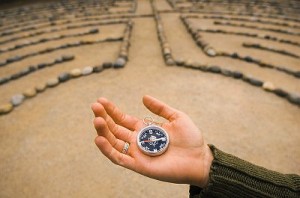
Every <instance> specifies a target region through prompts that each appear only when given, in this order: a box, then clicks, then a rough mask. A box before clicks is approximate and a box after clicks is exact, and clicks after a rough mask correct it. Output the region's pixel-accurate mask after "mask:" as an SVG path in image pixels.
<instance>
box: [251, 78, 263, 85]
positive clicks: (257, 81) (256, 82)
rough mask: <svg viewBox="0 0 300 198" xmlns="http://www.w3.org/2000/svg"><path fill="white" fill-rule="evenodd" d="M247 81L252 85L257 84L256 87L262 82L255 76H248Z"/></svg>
mask: <svg viewBox="0 0 300 198" xmlns="http://www.w3.org/2000/svg"><path fill="white" fill-rule="evenodd" d="M248 82H249V83H250V84H251V85H254V86H258V87H261V86H262V85H263V82H262V81H260V80H258V79H255V78H249V79H248Z"/></svg>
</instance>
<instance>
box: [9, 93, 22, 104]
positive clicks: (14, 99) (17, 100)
mask: <svg viewBox="0 0 300 198" xmlns="http://www.w3.org/2000/svg"><path fill="white" fill-rule="evenodd" d="M24 99H25V96H24V95H23V94H17V95H14V96H13V97H12V98H11V100H10V102H11V104H12V105H13V106H18V105H20V104H21V103H22V102H23V101H24Z"/></svg>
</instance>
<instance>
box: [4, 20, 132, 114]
mask: <svg viewBox="0 0 300 198" xmlns="http://www.w3.org/2000/svg"><path fill="white" fill-rule="evenodd" d="M133 25H134V24H133V21H131V20H130V21H129V22H128V23H127V27H126V29H125V31H124V35H123V38H124V39H123V40H122V44H121V48H120V52H119V56H118V58H117V59H116V60H115V61H114V62H104V63H102V64H100V65H96V66H93V67H91V66H88V67H84V68H83V69H78V68H77V69H72V70H71V71H70V72H63V73H61V74H59V75H58V76H57V77H56V78H51V79H49V80H48V81H47V82H46V83H40V84H38V85H36V86H35V88H29V89H27V90H25V91H24V92H23V93H21V94H16V95H14V96H12V98H11V100H10V102H9V103H6V104H3V105H0V115H5V114H8V113H10V112H11V111H12V110H13V109H14V108H15V107H17V106H19V105H21V104H22V103H23V102H24V100H26V99H30V98H32V97H34V96H36V95H37V94H39V93H42V92H44V91H45V90H46V89H48V88H54V87H56V86H58V85H59V84H62V83H65V82H67V81H69V80H71V79H76V78H79V77H83V76H87V75H90V74H93V73H94V74H95V73H100V72H102V71H103V70H105V69H109V68H115V69H120V68H123V67H125V65H126V63H127V60H128V52H129V47H130V38H131V34H132V28H133ZM69 58H70V56H69Z"/></svg>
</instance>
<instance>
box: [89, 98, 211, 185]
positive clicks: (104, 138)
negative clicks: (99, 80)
mask: <svg viewBox="0 0 300 198" xmlns="http://www.w3.org/2000/svg"><path fill="white" fill-rule="evenodd" d="M143 103H144V105H145V106H146V107H147V108H148V109H149V110H150V111H151V112H153V113H154V114H157V115H159V116H162V117H163V118H165V119H166V120H168V122H167V123H163V124H162V128H164V129H165V130H166V131H167V132H168V134H169V137H170V143H169V148H168V150H167V151H166V152H165V153H164V154H162V155H160V156H156V157H150V156H147V155H145V154H143V153H142V152H141V151H140V150H139V149H138V146H137V143H136V137H137V133H138V132H139V131H140V129H141V128H143V127H145V126H144V124H143V121H142V120H139V119H137V118H136V117H133V116H130V115H127V114H124V113H123V112H121V111H120V110H119V109H118V108H117V107H116V106H115V105H114V104H113V103H112V102H110V101H108V100H107V99H105V98H100V99H98V102H97V103H94V104H93V105H92V110H93V112H94V114H95V120H94V126H95V129H96V130H97V133H98V136H97V137H96V139H95V143H96V145H97V146H98V148H99V149H100V151H101V152H102V153H103V154H104V155H105V156H106V157H107V158H108V159H110V160H111V161H112V162H113V163H115V164H117V165H120V166H123V167H125V168H128V169H130V170H133V171H135V172H137V173H140V174H142V175H145V176H147V177H150V178H154V179H158V180H161V181H167V182H173V183H184V184H192V185H196V186H199V187H205V186H206V185H207V183H208V178H209V170H210V166H211V163H212V159H213V156H212V153H211V151H210V149H209V147H208V146H207V144H206V142H205V141H204V139H203V136H202V134H201V132H200V130H199V129H198V128H197V127H196V126H195V124H194V123H193V122H192V120H191V119H190V118H189V117H188V116H187V115H186V114H185V113H183V112H181V111H178V110H176V109H174V108H172V107H170V106H168V105H166V104H164V103H163V102H161V101H159V100H157V99H155V98H153V97H151V96H144V97H143ZM125 142H128V143H130V146H129V150H128V152H127V154H123V153H122V149H123V147H124V144H125Z"/></svg>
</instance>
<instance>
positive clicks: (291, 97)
mask: <svg viewBox="0 0 300 198" xmlns="http://www.w3.org/2000/svg"><path fill="white" fill-rule="evenodd" d="M288 100H289V101H290V102H291V103H293V104H296V105H299V106H300V96H299V95H296V94H289V96H288Z"/></svg>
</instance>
